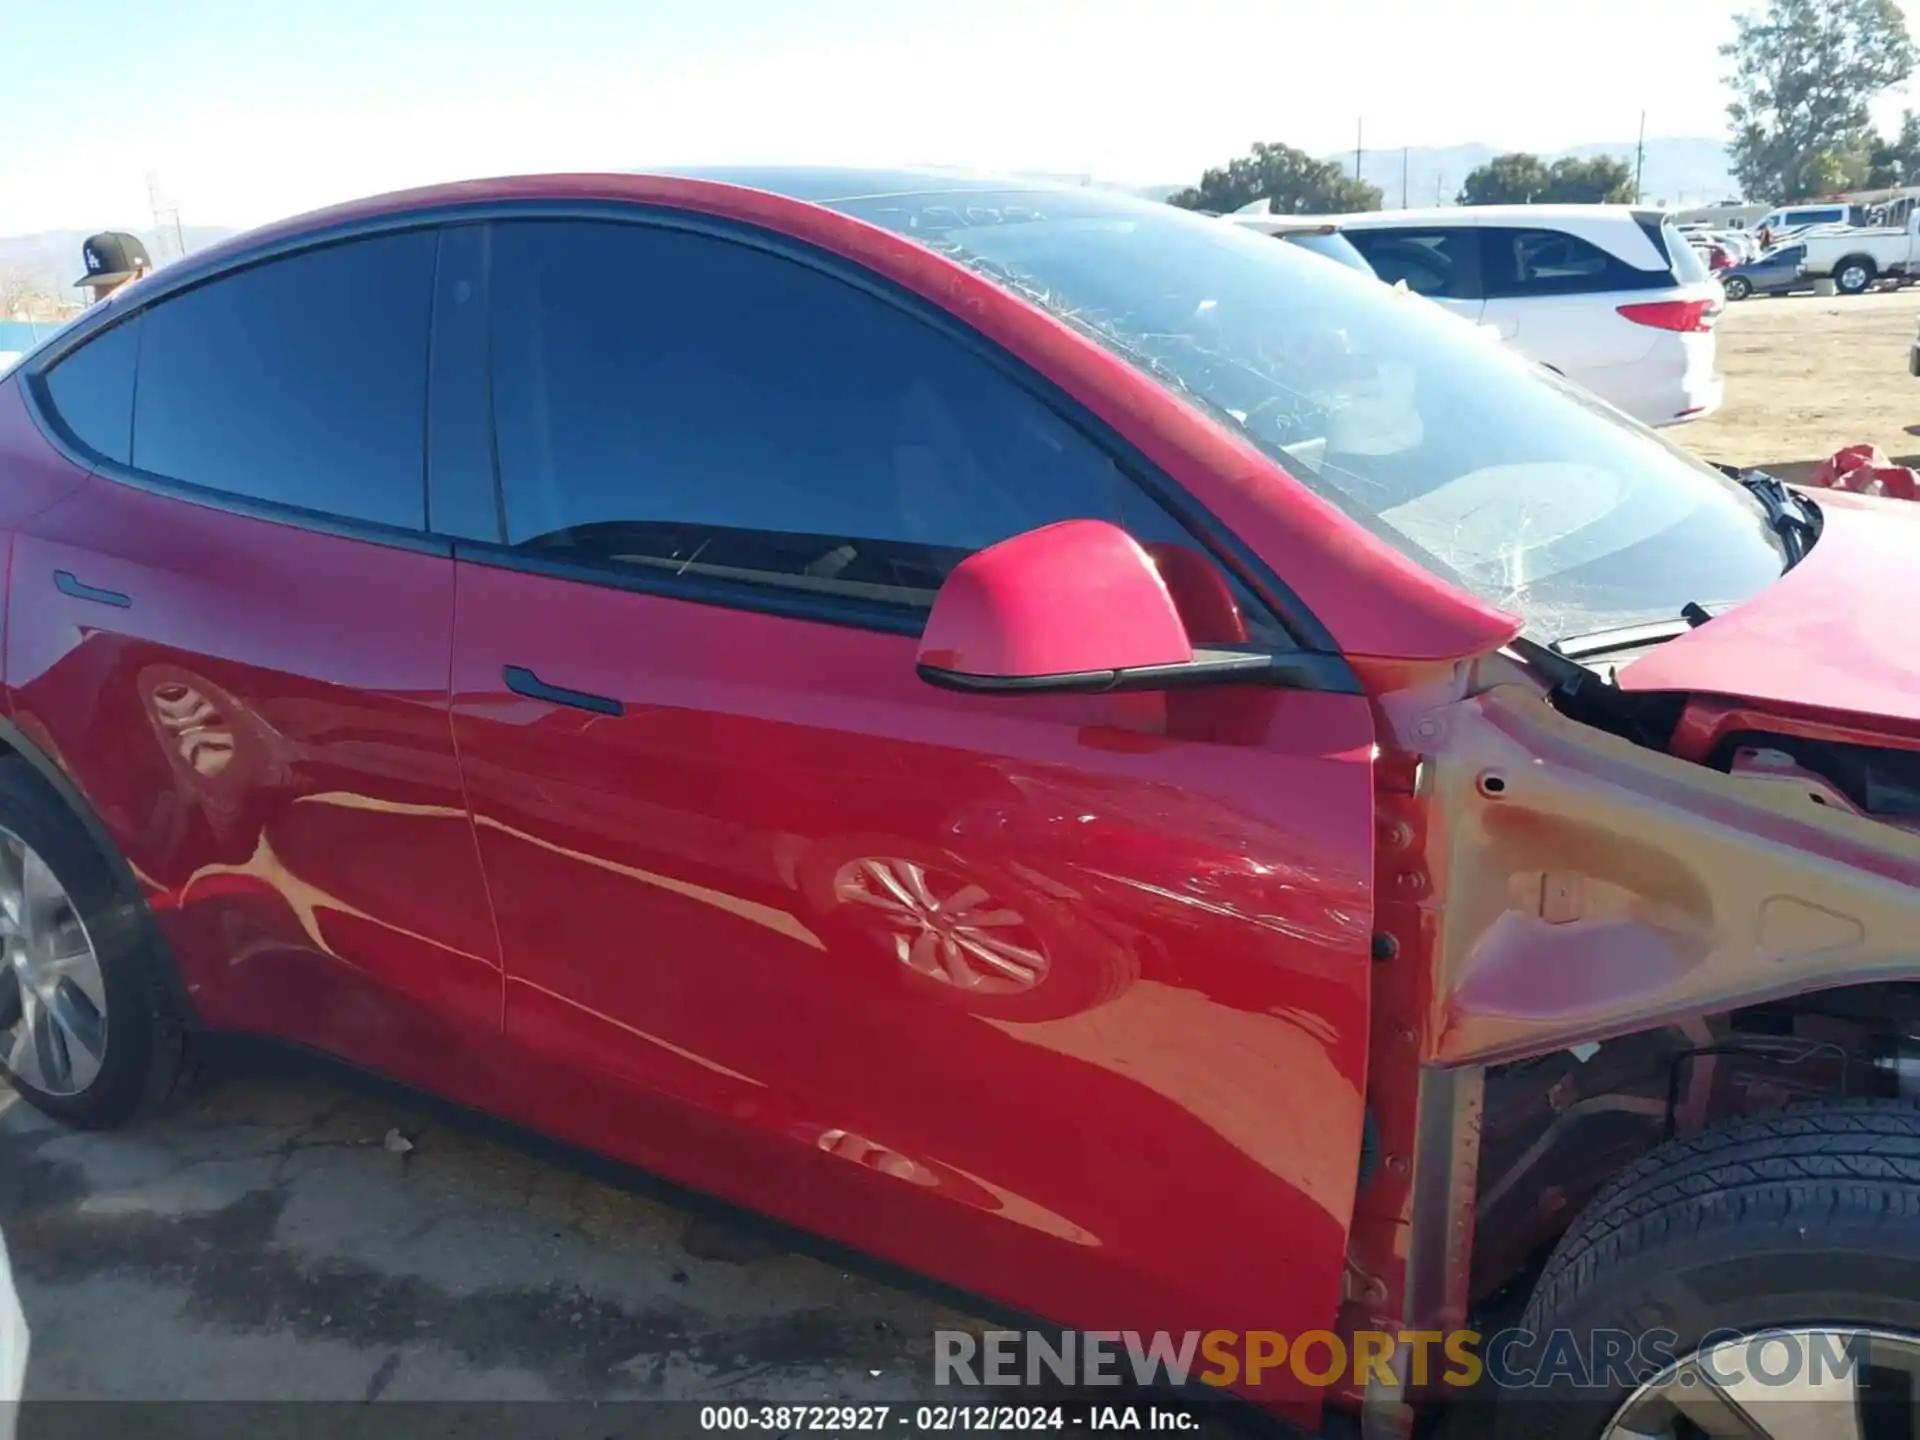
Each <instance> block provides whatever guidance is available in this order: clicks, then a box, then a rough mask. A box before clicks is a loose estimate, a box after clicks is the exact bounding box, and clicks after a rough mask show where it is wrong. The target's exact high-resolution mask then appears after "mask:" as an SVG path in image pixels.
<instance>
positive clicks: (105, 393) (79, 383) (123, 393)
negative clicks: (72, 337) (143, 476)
mask: <svg viewBox="0 0 1920 1440" xmlns="http://www.w3.org/2000/svg"><path fill="white" fill-rule="evenodd" d="M139 354H140V320H139V318H138V317H137V316H136V317H135V318H134V319H132V320H129V321H126V322H124V323H122V324H119V325H116V326H114V327H113V329H111V330H108V331H107V332H106V333H104V334H102V335H97V336H95V337H94V338H93V339H91V340H89V341H88V342H87V343H86V344H84V345H82V346H81V347H80V348H79V349H78V350H76V351H74V352H73V353H72V354H71V355H69V356H67V358H66V359H64V360H62V361H61V362H60V363H59V364H58V365H56V366H54V367H53V368H52V369H51V370H49V371H48V372H47V374H46V378H45V380H43V381H42V382H41V383H42V384H44V385H45V386H46V390H47V399H48V400H49V401H50V402H51V405H52V409H53V413H54V417H55V418H56V419H57V420H58V421H59V422H60V424H61V425H63V426H64V427H65V428H66V430H67V433H68V434H69V435H71V436H72V437H73V438H74V439H75V440H78V441H79V442H80V445H81V447H82V448H83V449H86V450H90V451H92V452H93V453H94V454H95V455H98V456H100V457H102V458H103V459H107V460H113V461H116V462H118V463H119V464H122V465H125V464H126V463H127V457H128V455H129V453H130V452H131V448H132V437H133V368H134V362H135V361H136V360H137V359H138V358H139Z"/></svg>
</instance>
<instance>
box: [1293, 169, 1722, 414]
mask: <svg viewBox="0 0 1920 1440" xmlns="http://www.w3.org/2000/svg"><path fill="white" fill-rule="evenodd" d="M1328 218H1334V217H1328ZM1337 223H1338V224H1339V226H1340V232H1341V234H1343V235H1345V236H1346V237H1347V239H1348V240H1350V241H1351V242H1352V243H1353V245H1354V246H1355V248H1356V249H1358V250H1359V251H1360V253H1361V254H1362V255H1364V256H1366V257H1367V260H1368V262H1369V263H1370V264H1371V265H1372V266H1373V268H1374V270H1375V272H1376V273H1377V274H1378V275H1379V276H1380V278H1381V279H1382V280H1385V281H1387V282H1388V283H1389V284H1392V283H1393V282H1394V281H1397V280H1404V281H1406V282H1407V287H1408V288H1409V289H1411V290H1416V291H1418V292H1419V293H1420V294H1422V295H1425V296H1427V297H1428V298H1429V299H1431V300H1435V301H1437V302H1439V303H1440V304H1442V305H1444V306H1445V307H1446V308H1447V309H1449V310H1451V311H1453V312H1454V313H1455V314H1457V315H1460V316H1462V317H1464V318H1465V319H1468V320H1472V321H1476V322H1478V323H1480V324H1482V325H1485V326H1489V327H1491V328H1493V329H1495V330H1497V331H1498V332H1499V334H1500V336H1501V338H1502V339H1503V340H1505V341H1506V343H1507V345H1508V346H1509V347H1511V348H1512V349H1515V350H1518V351H1519V352H1520V353H1521V354H1523V355H1525V356H1527V357H1528V358H1529V359H1533V360H1537V361H1539V362H1540V363H1541V364H1542V365H1545V366H1546V367H1547V368H1548V369H1550V370H1555V371H1558V372H1559V373H1560V374H1562V375H1564V376H1566V377H1567V378H1568V379H1569V380H1573V381H1576V382H1577V383H1579V384H1581V385H1584V386H1585V387H1586V388H1587V389H1589V390H1591V391H1592V392H1593V393H1594V394H1596V395H1598V396H1599V397H1600V398H1601V399H1603V400H1606V401H1608V402H1610V403H1611V404H1613V405H1615V406H1617V407H1618V408H1619V409H1621V410H1624V411H1625V412H1626V413H1627V414H1629V415H1631V416H1633V418H1634V419H1636V420H1640V421H1643V422H1644V423H1646V424H1648V425H1675V424H1679V423H1680V422H1682V421H1685V420H1696V419H1698V418H1699V417H1700V416H1702V415H1706V414H1708V413H1709V412H1711V411H1713V410H1715V409H1717V408H1718V407H1719V404H1720V400H1721V395H1722V391H1723V382H1722V380H1721V377H1720V372H1719V368H1718V366H1717V364H1716V363H1715V347H1714V335H1713V326H1714V322H1715V321H1716V320H1717V319H1718V318H1719V316H1720V312H1721V310H1722V309H1723V308H1724V306H1725V303H1726V297H1725V296H1724V294H1723V293H1722V292H1721V289H1720V286H1719V283H1718V282H1717V281H1715V280H1714V279H1713V278H1712V277H1711V276H1710V275H1709V274H1708V273H1707V267H1706V265H1705V264H1704V263H1703V262H1702V261H1701V259H1700V257H1699V256H1698V255H1697V254H1695V253H1694V251H1693V248H1692V247H1691V246H1689V245H1688V244H1687V243H1686V241H1685V240H1684V239H1683V238H1682V237H1681V235H1680V233H1679V231H1677V230H1676V229H1675V228H1674V227H1673V224H1672V222H1671V221H1669V220H1667V219H1666V217H1665V216H1663V215H1662V214H1661V213H1660V212H1659V211H1657V210H1638V209H1634V208H1632V207H1631V206H1626V205H1475V206H1458V207H1454V208H1450V209H1440V210H1388V211H1380V212H1375V213H1372V214H1361V215H1342V216H1339V217H1337Z"/></svg>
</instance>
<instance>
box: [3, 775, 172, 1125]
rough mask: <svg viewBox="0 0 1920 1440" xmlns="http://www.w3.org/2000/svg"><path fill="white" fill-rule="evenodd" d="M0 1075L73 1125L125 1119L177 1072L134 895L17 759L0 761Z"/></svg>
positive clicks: (145, 920)
mask: <svg viewBox="0 0 1920 1440" xmlns="http://www.w3.org/2000/svg"><path fill="white" fill-rule="evenodd" d="M0 956H3V957H4V958H0V1074H3V1075H4V1076H5V1077H6V1079H7V1081H8V1083H9V1084H10V1085H11V1086H12V1087H13V1089H14V1090H15V1092H17V1093H18V1094H19V1095H20V1097H21V1098H22V1099H24V1100H26V1101H27V1102H28V1103H29V1104H30V1105H32V1106H33V1107H34V1108H35V1109H37V1110H39V1111H41V1112H42V1113H44V1114H46V1115H49V1116H51V1117H52V1118H54V1119H56V1120H59V1121H62V1122H64V1123H66V1124H68V1125H74V1126H79V1127H81V1128H83V1129H111V1128H114V1127H116V1126H120V1125H124V1124H125V1123H127V1122H128V1121H129V1120H131V1119H133V1118H134V1117H135V1116H136V1115H139V1114H140V1113H142V1112H143V1111H145V1110H147V1109H149V1108H151V1107H153V1106H156V1105H158V1104H159V1103H160V1102H162V1101H164V1100H165V1099H166V1098H167V1097H168V1096H170V1095H171V1094H172V1093H173V1091H174V1089H175V1087H176V1086H177V1084H178V1083H179V1081H180V1080H181V1079H182V1078H183V1076H184V1074H185V1071H186V1025H185V1023H184V1019H183V1017H182V1015H181V1012H180V1006H179V1004H178V1002H177V1001H176V1000H175V998H174V992H173V989H172V987H171V985H170V984H169V983H168V971H167V969H166V963H167V962H166V960H165V958H164V956H163V955H162V953H161V950H160V942H159V938H158V936H157V934H156V933H155V931H154V928H153V922H152V919H151V917H150V916H149V915H148V913H147V909H146V907H145V905H144V904H142V903H141V901H140V900H139V899H138V898H137V897H135V896H130V895H129V894H127V893H126V888H125V887H124V886H123V885H121V884H117V883H116V879H115V874H114V870H113V867H112V864H111V862H110V861H109V859H108V857H107V856H105V855H103V854H102V853H101V851H100V849H99V847H98V846H96V845H95V844H94V842H93V839H92V838H91V836H89V835H88V833H87V830H86V827H85V826H83V825H82V824H81V823H80V821H79V819H78V817H77V816H75V815H74V813H73V812H72V811H71V810H70V809H68V808H67V806H66V804H65V803H64V802H63V801H62V800H61V799H60V797H59V796H58V795H57V794H55V793H54V791H53V790H52V789H51V788H50V787H49V786H48V785H47V784H46V782H45V781H43V780H42V779H41V778H40V777H39V775H38V774H36V773H35V772H34V770H33V769H32V767H31V766H29V765H28V764H27V763H26V762H25V761H24V760H21V759H19V758H17V757H9V758H6V759H4V760H0Z"/></svg>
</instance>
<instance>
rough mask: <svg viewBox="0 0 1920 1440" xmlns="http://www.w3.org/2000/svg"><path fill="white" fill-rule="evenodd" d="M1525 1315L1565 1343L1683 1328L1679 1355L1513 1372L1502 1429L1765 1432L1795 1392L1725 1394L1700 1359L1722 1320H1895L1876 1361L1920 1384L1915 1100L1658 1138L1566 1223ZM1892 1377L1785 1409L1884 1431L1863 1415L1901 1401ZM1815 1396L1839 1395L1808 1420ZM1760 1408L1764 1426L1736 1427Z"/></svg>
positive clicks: (1535, 1330) (1870, 1323) (1674, 1333)
mask: <svg viewBox="0 0 1920 1440" xmlns="http://www.w3.org/2000/svg"><path fill="white" fill-rule="evenodd" d="M1519 1328H1520V1329H1522V1330H1524V1331H1527V1332H1530V1333H1531V1335H1533V1336H1536V1337H1546V1336H1550V1335H1555V1334H1556V1333H1557V1332H1560V1331H1566V1332H1570V1334H1571V1337H1572V1344H1571V1345H1570V1347H1568V1348H1570V1349H1571V1350H1573V1351H1574V1352H1576V1353H1578V1354H1579V1355H1582V1356H1586V1357H1591V1356H1594V1355H1596V1354H1600V1353H1604V1351H1603V1349H1602V1348H1601V1347H1604V1346H1605V1345H1606V1344H1607V1343H1608V1340H1607V1338H1606V1337H1607V1335H1608V1333H1609V1332H1612V1333H1614V1334H1616V1335H1620V1336H1627V1337H1636V1338H1635V1341H1634V1343H1635V1344H1636V1346H1644V1337H1647V1336H1649V1335H1650V1334H1660V1335H1662V1336H1663V1343H1666V1342H1665V1341H1664V1337H1665V1336H1667V1335H1670V1336H1671V1337H1672V1338H1671V1342H1670V1347H1669V1348H1670V1351H1671V1356H1672V1358H1673V1359H1674V1360H1675V1361H1678V1362H1682V1363H1680V1364H1679V1365H1678V1366H1677V1368H1675V1369H1672V1370H1669V1371H1668V1372H1667V1373H1666V1374H1664V1375H1661V1376H1656V1375H1655V1374H1654V1372H1655V1371H1658V1370H1660V1368H1661V1367H1660V1365H1659V1364H1654V1365H1651V1366H1646V1365H1644V1364H1643V1365H1640V1366H1638V1367H1636V1370H1637V1373H1635V1374H1634V1375H1632V1376H1628V1375H1625V1374H1620V1375H1615V1376H1611V1377H1609V1376H1608V1375H1607V1374H1605V1373H1604V1372H1602V1373H1590V1374H1589V1375H1587V1376H1586V1377H1585V1378H1586V1382H1587V1383H1584V1384H1582V1383H1580V1379H1579V1378H1577V1377H1575V1376H1571V1375H1561V1374H1558V1373H1556V1374H1555V1377H1554V1378H1553V1380H1552V1381H1551V1382H1550V1383H1547V1384H1544V1385H1536V1386H1534V1387H1532V1388H1526V1389H1521V1388H1515V1389H1509V1390H1506V1391H1504V1392H1503V1393H1502V1394H1501V1395H1500V1401H1499V1412H1498V1413H1499V1433H1500V1435H1501V1437H1502V1440H1624V1437H1627V1436H1646V1437H1657V1440H1679V1437H1688V1436H1692V1435H1695V1434H1701V1433H1704V1434H1706V1435H1709V1436H1717V1435H1720V1434H1723V1433H1725V1434H1730V1435H1743V1436H1751V1435H1755V1434H1756V1433H1757V1434H1758V1435H1762V1436H1764V1435H1766V1434H1767V1433H1768V1429H1769V1427H1768V1426H1767V1423H1766V1421H1767V1416H1766V1410H1767V1404H1768V1403H1786V1402H1785V1398H1784V1395H1782V1392H1780V1391H1778V1390H1775V1391H1774V1392H1773V1396H1780V1397H1781V1398H1780V1399H1779V1400H1775V1399H1774V1398H1773V1396H1766V1397H1763V1400H1764V1402H1765V1403H1754V1402H1753V1401H1752V1399H1751V1396H1750V1395H1743V1396H1742V1397H1741V1399H1740V1400H1736V1401H1735V1403H1734V1404H1733V1405H1732V1406H1731V1407H1727V1406H1726V1405H1725V1404H1724V1402H1726V1401H1727V1400H1729V1399H1730V1398H1733V1397H1730V1396H1729V1394H1728V1393H1727V1391H1726V1389H1725V1388H1724V1387H1722V1386H1721V1385H1719V1384H1709V1383H1707V1382H1706V1380H1705V1379H1704V1378H1703V1377H1702V1375H1701V1374H1700V1369H1699V1366H1698V1364H1697V1357H1698V1356H1699V1354H1700V1353H1701V1352H1702V1349H1703V1347H1702V1341H1703V1339H1706V1338H1708V1337H1715V1336H1716V1332H1737V1333H1738V1334H1740V1335H1743V1336H1748V1335H1754V1334H1757V1333H1759V1332H1763V1331H1771V1330H1783V1331H1793V1332H1799V1333H1802V1334H1804V1333H1805V1332H1810V1331H1811V1332H1820V1333H1822V1334H1824V1335H1838V1336H1848V1335H1852V1334H1856V1333H1859V1332H1872V1333H1873V1335H1874V1336H1875V1337H1882V1336H1884V1337H1888V1338H1887V1340H1886V1341H1885V1343H1884V1345H1883V1344H1882V1342H1881V1341H1880V1340H1879V1339H1878V1338H1876V1339H1875V1340H1874V1342H1873V1345H1872V1352H1873V1357H1874V1358H1873V1361H1872V1363H1873V1364H1874V1365H1880V1364H1882V1363H1887V1364H1889V1365H1890V1366H1891V1367H1892V1368H1893V1369H1897V1370H1900V1371H1902V1372H1904V1374H1905V1376H1906V1380H1905V1382H1904V1383H1905V1385H1906V1387H1907V1388H1908V1390H1909V1392H1910V1393H1911V1394H1914V1395H1920V1385H1916V1383H1915V1380H1916V1377H1920V1110H1915V1109H1913V1108H1911V1107H1909V1106H1905V1105H1899V1104H1894V1103H1891V1102H1885V1101H1872V1100H1849V1101H1841V1102H1834V1103H1831V1104H1826V1105H1819V1106H1810V1107H1807V1108H1804V1109H1799V1110H1791V1111H1786V1112H1782V1113H1780V1114H1776V1115H1770V1116H1764V1117H1760V1118H1755V1119H1748V1120H1741V1121H1737V1122H1734V1123H1732V1124H1728V1125H1725V1126H1719V1127H1715V1128H1713V1129H1711V1130H1706V1131H1703V1132H1701V1133H1700V1134H1698V1135H1695V1136H1692V1137H1690V1138H1688V1139H1686V1140H1680V1141H1674V1142H1671V1143H1669V1144H1667V1145H1664V1146H1662V1147H1661V1148H1660V1149H1658V1150H1655V1151H1654V1152H1653V1153H1652V1154H1650V1155H1648V1156H1646V1157H1645V1158H1644V1159H1642V1160H1641V1161H1640V1162H1639V1163H1638V1164H1636V1165H1634V1166H1633V1167H1631V1168H1630V1169H1628V1170H1627V1171H1625V1172H1624V1173H1622V1174H1621V1175H1620V1176H1619V1177H1618V1178H1616V1179H1615V1180H1614V1182H1613V1183H1612V1184H1611V1185H1610V1186H1608V1187H1607V1189H1605V1190H1604V1191H1602V1193H1601V1194H1600V1195H1599V1196H1598V1197H1597V1198H1596V1199H1595V1200H1594V1201H1593V1203H1592V1204H1591V1205H1589V1206H1588V1208H1587V1210H1586V1211H1585V1212H1584V1213H1583V1215H1582V1216H1581V1218H1580V1219H1579V1220H1578V1221H1577V1222H1576V1223H1575V1225H1574V1227H1573V1228H1572V1229H1571V1230H1570V1231H1569V1232H1568V1233H1567V1235H1566V1236H1565V1237H1564V1238H1563V1239H1562V1240H1561V1242H1560V1244H1559V1246H1558V1247H1557V1249H1556V1250H1555V1251H1554V1254H1553V1257H1552V1259H1551V1260H1550V1261H1549V1262H1548V1264H1547V1267H1546V1270H1545V1272H1544V1273H1543V1274H1542V1275H1541V1277H1540V1281H1539V1284H1538V1286H1537V1287H1536V1288H1535V1290H1534V1294H1533V1298H1532V1301H1531V1302H1530V1304H1529V1305H1528V1307H1527V1312H1526V1315H1525V1318H1524V1319H1523V1320H1522V1321H1521V1323H1520V1327H1519ZM1716 1338H1717V1337H1716ZM1735 1343H1736V1344H1738V1343H1740V1342H1735ZM1823 1343H1824V1342H1823ZM1809 1349H1810V1344H1809ZM1543 1353H1544V1350H1543V1351H1539V1352H1536V1353H1535V1355H1534V1356H1533V1362H1534V1363H1535V1364H1537V1363H1539V1358H1540V1355H1541V1354H1543ZM1641 1353H1642V1354H1644V1353H1645V1352H1644V1349H1643V1350H1642V1351H1641ZM1729 1353H1736V1352H1728V1351H1726V1350H1724V1349H1721V1348H1718V1347H1717V1345H1716V1346H1714V1347H1713V1348H1711V1350H1710V1351H1709V1353H1708V1359H1709V1361H1710V1362H1711V1363H1712V1364H1713V1365H1715V1366H1716V1367H1718V1368H1716V1369H1715V1373H1716V1374H1718V1375H1722V1376H1726V1375H1728V1374H1729V1371H1728V1369H1727V1368H1726V1367H1725V1366H1724V1365H1722V1364H1721V1363H1720V1361H1719V1359H1718V1358H1717V1357H1721V1356H1724V1355H1726V1354H1729ZM1738 1353H1744V1351H1742V1352H1738ZM1780 1353H1782V1354H1784V1353H1785V1352H1780ZM1903 1355H1904V1356H1906V1357H1907V1358H1905V1359H1902V1358H1901V1357H1902V1356H1903ZM1689 1357H1695V1358H1696V1363H1695V1364H1694V1365H1693V1366H1692V1373H1691V1374H1689V1373H1687V1372H1688V1370H1689V1366H1688V1364H1687V1363H1686V1362H1687V1361H1688V1359H1689ZM1883 1357H1886V1358H1884V1359H1883ZM1769 1363H1770V1364H1776V1365H1777V1364H1778V1363H1779V1362H1778V1358H1777V1357H1776V1359H1775V1360H1773V1361H1770V1362H1769ZM1561 1368H1564V1367H1556V1370H1558V1369H1561ZM1595 1368H1596V1370H1597V1369H1598V1367H1595ZM1619 1368H1621V1369H1623V1370H1624V1369H1625V1368H1626V1367H1624V1366H1622V1367H1619ZM1877 1373H1879V1372H1876V1371H1873V1370H1868V1371H1866V1372H1865V1378H1866V1379H1867V1380H1868V1381H1869V1382H1871V1381H1872V1378H1873V1376H1874V1375H1875V1374H1877ZM1748 1383H1749V1384H1751V1382H1748ZM1887 1390H1888V1387H1887V1386H1886V1385H1884V1384H1882V1385H1878V1386H1876V1387H1875V1388H1874V1389H1873V1390H1871V1391H1870V1393H1867V1394H1864V1395H1859V1396H1855V1397H1853V1398H1852V1399H1847V1398H1846V1397H1845V1396H1841V1397H1839V1398H1835V1392H1833V1391H1826V1392H1815V1397H1816V1398H1813V1399H1806V1398H1800V1399H1795V1400H1794V1401H1792V1402H1791V1406H1790V1408H1792V1409H1793V1410H1796V1411H1798V1412H1799V1414H1798V1415H1797V1416H1794V1417H1787V1416H1786V1412H1785V1410H1782V1411H1780V1412H1777V1413H1778V1414H1779V1416H1780V1417H1781V1418H1782V1419H1786V1418H1792V1419H1794V1420H1797V1421H1798V1422H1799V1424H1800V1426H1801V1428H1800V1429H1796V1430H1793V1431H1792V1433H1795V1434H1799V1433H1803V1432H1804V1433H1818V1434H1822V1435H1827V1434H1831V1435H1834V1436H1840V1437H1844V1436H1849V1435H1858V1434H1862V1433H1867V1434H1873V1433H1878V1431H1877V1430H1875V1429H1874V1428H1872V1427H1871V1426H1870V1425H1869V1426H1866V1427H1864V1428H1863V1427H1862V1416H1863V1415H1864V1414H1866V1413H1868V1411H1869V1409H1870V1407H1873V1406H1877V1405H1882V1404H1885V1403H1887V1402H1888V1400H1889V1396H1888V1394H1887ZM1894 1398H1895V1402H1896V1403H1900V1404H1907V1405H1908V1407H1909V1410H1911V1408H1912V1406H1911V1402H1910V1401H1908V1400H1906V1399H1905V1398H1904V1397H1894ZM1742 1400H1744V1402H1745V1403H1744V1407H1743V1405H1742V1403H1741V1401H1742ZM1814 1404H1818V1405H1822V1406H1829V1405H1830V1406H1832V1407H1833V1411H1832V1414H1831V1415H1830V1416H1829V1415H1828V1413H1827V1412H1826V1411H1825V1410H1822V1411H1820V1412H1818V1413H1817V1415H1816V1417H1815V1418H1816V1419H1817V1421H1818V1425H1817V1429H1815V1430H1811V1431H1808V1430H1805V1423H1806V1420H1807V1418H1808V1416H1807V1411H1806V1409H1805V1407H1806V1406H1808V1405H1814ZM1735 1412H1742V1413H1738V1414H1736V1413H1735ZM1716 1413H1724V1414H1725V1415H1727V1416H1730V1417H1731V1418H1727V1419H1725V1421H1724V1426H1723V1428H1714V1427H1715V1424H1716V1423H1720V1422H1716V1421H1715V1420H1714V1418H1713V1417H1714V1415H1715V1414H1716ZM1683 1414H1684V1415H1685V1416H1686V1417H1687V1418H1686V1419H1682V1418H1681V1417H1682V1415H1683ZM1912 1419H1913V1416H1912V1414H1911V1413H1909V1414H1907V1415H1906V1416H1905V1417H1904V1421H1903V1423H1906V1424H1911V1422H1912ZM1755 1422H1757V1424H1758V1429H1757V1431H1756V1430H1755V1429H1753V1428H1747V1429H1742V1428H1739V1427H1740V1426H1741V1425H1743V1424H1748V1425H1751V1424H1752V1423H1755ZM1829 1422H1830V1423H1829ZM1689 1424H1691V1425H1693V1426H1695V1427H1697V1428H1693V1429H1690V1428H1689ZM1781 1433H1782V1434H1785V1433H1788V1428H1787V1427H1783V1428H1782V1430H1781ZM1902 1433H1906V1432H1902Z"/></svg>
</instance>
